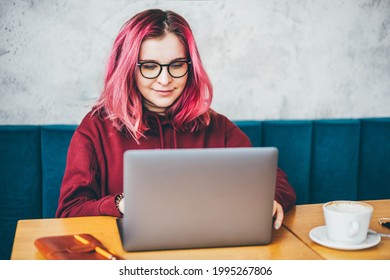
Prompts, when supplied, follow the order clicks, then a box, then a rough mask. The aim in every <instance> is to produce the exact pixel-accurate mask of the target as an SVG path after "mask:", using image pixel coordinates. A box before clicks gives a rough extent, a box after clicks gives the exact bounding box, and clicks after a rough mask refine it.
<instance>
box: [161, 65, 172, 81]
mask: <svg viewBox="0 0 390 280" xmlns="http://www.w3.org/2000/svg"><path fill="white" fill-rule="evenodd" d="M171 80H172V77H171V75H170V74H169V72H168V67H163V69H162V71H161V73H160V75H159V76H158V77H157V82H158V83H160V84H161V85H167V84H169V83H170V82H171Z"/></svg>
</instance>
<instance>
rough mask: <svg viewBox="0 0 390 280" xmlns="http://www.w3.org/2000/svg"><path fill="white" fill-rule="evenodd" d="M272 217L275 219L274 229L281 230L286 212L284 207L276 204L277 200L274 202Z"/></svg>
mask: <svg viewBox="0 0 390 280" xmlns="http://www.w3.org/2000/svg"><path fill="white" fill-rule="evenodd" d="M272 216H273V217H275V222H274V228H275V229H279V228H280V226H281V225H282V223H283V218H284V211H283V207H282V205H280V204H279V203H278V202H276V200H274V209H273V212H272Z"/></svg>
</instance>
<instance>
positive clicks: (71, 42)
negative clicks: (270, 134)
mask: <svg viewBox="0 0 390 280" xmlns="http://www.w3.org/2000/svg"><path fill="white" fill-rule="evenodd" d="M0 1H1V2H0V104H1V105H0V124H48V123H70V124H76V123H79V122H80V120H81V119H82V117H83V116H84V115H85V114H86V113H87V112H88V111H89V109H90V107H91V105H92V104H93V103H94V101H95V100H96V99H97V97H98V96H99V94H100V91H101V89H102V80H103V73H104V69H105V65H106V61H107V57H108V53H109V51H110V49H111V46H112V42H113V40H114V38H115V36H116V34H117V32H118V31H119V28H120V27H121V26H122V24H123V23H124V22H125V21H126V20H127V19H129V18H130V17H131V16H133V15H134V14H135V13H136V12H139V11H141V10H144V9H146V8H152V7H153V8H155V7H157V8H162V9H172V10H174V11H176V12H178V13H180V14H182V15H183V16H184V17H185V18H186V19H187V20H188V21H189V23H190V25H191V26H192V29H193V31H194V34H195V37H196V39H197V43H198V47H199V49H200V53H201V56H202V60H203V62H204V64H205V67H206V69H207V71H208V73H209V75H210V77H211V79H212V82H213V85H214V89H215V98H214V101H213V108H214V109H216V110H217V111H219V112H220V113H223V114H225V115H227V116H228V117H229V118H231V119H321V118H354V117H375V116H390V34H389V33H390V0H382V1H380V0H377V1H376V0H374V1H371V0H345V1H338V0H319V1H309V0H307V1H305V0H302V1H298V0H279V1H278V0H264V1H255V0H252V1H250V0H247V1H242V0H239V1H233V0H231V1H222V0H216V1H130V0H118V1H107V0H98V1H96V0H86V1H79V0H70V1H65V0H41V1H33V0H31V1H6V0H0Z"/></svg>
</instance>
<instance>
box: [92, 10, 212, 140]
mask: <svg viewBox="0 0 390 280" xmlns="http://www.w3.org/2000/svg"><path fill="white" fill-rule="evenodd" d="M167 33H173V34H175V35H176V36H178V38H179V39H180V40H181V41H182V43H183V45H184V47H185V49H186V53H187V56H188V59H189V60H191V62H192V63H191V65H190V69H189V71H188V74H187V75H188V78H187V84H186V86H185V88H184V90H183V92H182V94H181V95H180V97H179V98H178V99H177V100H176V101H175V103H174V104H172V106H171V107H170V108H168V109H167V111H166V114H167V115H169V116H171V118H172V124H173V126H174V127H175V128H176V129H180V130H187V129H189V130H191V131H195V130H197V129H198V128H200V127H202V126H205V125H208V124H209V122H210V115H209V109H210V104H211V100H212V97H213V88H212V85H211V82H210V80H209V78H208V76H207V73H206V71H205V70H204V68H203V65H202V62H201V59H200V55H199V52H198V49H197V47H196V43H195V39H194V36H193V34H192V31H191V28H190V26H189V25H188V23H187V21H186V20H185V19H184V18H183V17H181V16H180V15H178V14H176V13H174V12H172V11H162V10H158V9H152V10H146V11H144V12H141V13H139V14H136V15H135V16H134V17H132V18H131V19H130V20H129V21H127V22H126V23H125V24H124V25H123V27H122V28H121V30H120V32H119V34H118V36H117V37H116V39H115V41H114V45H113V48H112V51H111V54H110V57H109V61H108V65H107V69H106V76H105V81H104V90H103V92H102V94H101V96H100V98H99V100H98V101H97V103H96V104H95V106H94V113H98V112H100V111H104V112H105V114H106V115H107V117H108V118H109V119H110V120H111V121H112V122H113V124H114V126H115V127H116V128H117V129H118V130H121V131H122V130H123V129H125V130H127V131H128V132H129V133H130V134H131V136H132V137H133V138H134V139H135V140H136V141H137V142H138V140H139V139H140V138H141V137H142V136H143V135H144V133H145V131H146V130H148V124H147V122H146V120H145V119H144V118H143V114H142V110H143V108H142V95H141V94H140V93H139V91H138V89H137V86H136V83H135V74H136V71H137V70H138V69H137V67H138V66H137V65H136V64H137V63H138V55H139V51H140V47H141V43H142V42H143V41H144V40H146V39H150V38H161V37H163V36H165V35H166V34H167Z"/></svg>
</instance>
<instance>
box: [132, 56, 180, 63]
mask: <svg viewBox="0 0 390 280" xmlns="http://www.w3.org/2000/svg"><path fill="white" fill-rule="evenodd" d="M181 60H187V58H185V57H177V58H174V59H172V60H171V61H170V62H168V64H169V63H172V62H175V61H181ZM139 62H155V63H160V64H164V63H161V62H159V61H157V60H155V59H140V60H139Z"/></svg>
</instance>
